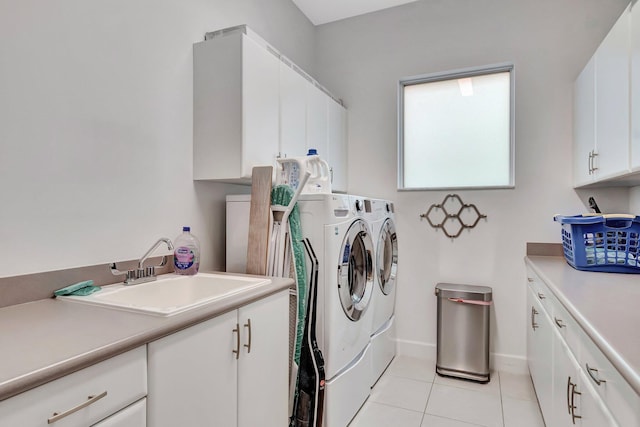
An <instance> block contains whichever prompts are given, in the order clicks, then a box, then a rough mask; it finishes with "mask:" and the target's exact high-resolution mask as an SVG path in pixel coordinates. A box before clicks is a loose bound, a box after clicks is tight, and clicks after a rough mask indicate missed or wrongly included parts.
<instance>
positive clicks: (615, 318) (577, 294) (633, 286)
mask: <svg viewBox="0 0 640 427" xmlns="http://www.w3.org/2000/svg"><path fill="white" fill-rule="evenodd" d="M525 261H526V262H527V264H528V265H530V266H531V268H532V269H533V270H534V271H535V272H536V273H537V274H538V275H539V276H540V278H541V279H542V280H544V282H545V283H546V284H547V286H548V287H549V288H550V290H551V292H553V293H554V294H555V296H556V297H557V298H558V300H559V301H560V302H561V303H562V304H563V305H564V306H565V308H566V309H567V311H569V313H570V314H571V315H572V316H573V317H574V318H575V320H576V321H577V322H578V324H579V325H580V326H581V327H582V328H583V329H584V330H585V332H586V333H587V335H589V337H590V338H591V339H592V340H593V341H594V343H595V344H596V346H598V348H599V349H600V350H601V351H602V353H604V355H605V356H606V357H607V358H608V359H609V361H610V362H611V363H612V364H613V366H615V367H616V369H618V371H620V373H621V374H622V376H623V377H624V378H625V379H626V380H627V382H628V383H629V385H631V387H632V388H633V389H634V390H635V391H636V393H638V395H640V332H639V328H640V275H636V274H619V273H597V272H588V271H579V270H576V269H574V268H572V267H571V266H570V265H568V264H567V262H566V261H565V259H564V258H563V257H554V256H528V257H526V258H525Z"/></svg>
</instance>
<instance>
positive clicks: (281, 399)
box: [200, 291, 289, 427]
mask: <svg viewBox="0 0 640 427" xmlns="http://www.w3.org/2000/svg"><path fill="white" fill-rule="evenodd" d="M238 313H239V315H238V319H239V324H240V329H241V336H242V343H241V352H240V359H239V367H238V426H239V427H255V426H286V425H287V422H288V403H289V402H288V399H289V398H288V393H289V389H288V387H289V386H288V384H289V376H288V364H289V293H288V291H283V292H279V293H277V294H275V295H273V296H270V297H268V298H265V299H262V300H259V301H257V302H255V303H253V304H250V305H247V306H245V307H241V308H240V309H239V310H238ZM200 425H203V424H200ZM215 425H220V426H232V425H235V424H227V423H217V424H215Z"/></svg>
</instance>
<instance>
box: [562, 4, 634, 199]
mask: <svg viewBox="0 0 640 427" xmlns="http://www.w3.org/2000/svg"><path fill="white" fill-rule="evenodd" d="M637 13H640V12H637ZM631 15H632V13H631V8H630V7H627V8H626V9H625V10H624V12H623V13H622V15H621V16H620V18H618V20H617V21H616V23H615V24H614V26H613V28H611V31H610V32H609V34H607V36H606V37H605V39H604V40H603V41H602V43H601V44H600V46H599V47H598V49H597V50H596V53H595V54H594V56H593V57H592V58H591V60H590V61H589V62H588V63H587V65H586V66H585V68H584V70H583V71H582V72H581V73H580V75H579V76H578V78H577V80H576V82H575V85H574V148H573V150H574V165H573V168H574V186H576V187H580V186H583V185H588V184H591V183H595V182H602V181H606V180H611V179H614V178H620V177H625V176H627V175H629V174H630V172H631V163H630V150H631V148H630V147H631V138H630V133H629V128H630V120H631V110H630V107H629V104H630V96H631V95H630V89H631V87H632V86H633V84H632V79H631V77H632V74H631V73H630V72H629V70H630V64H631V44H630V36H631V20H632V17H631ZM635 19H638V18H637V17H636V18H635ZM639 82H640V81H639ZM639 156H640V155H639Z"/></svg>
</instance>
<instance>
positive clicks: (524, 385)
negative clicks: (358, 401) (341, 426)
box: [349, 356, 544, 427]
mask: <svg viewBox="0 0 640 427" xmlns="http://www.w3.org/2000/svg"><path fill="white" fill-rule="evenodd" d="M388 426H395V427H473V426H476V427H477V426H485V427H544V422H543V421H542V415H541V414H540V409H539V408H538V401H537V400H536V396H535V392H534V390H533V385H532V384H531V378H530V377H529V375H518V374H512V373H507V372H497V371H496V372H492V373H491V381H490V382H489V383H488V384H479V383H474V382H470V381H464V380H459V379H455V378H445V377H441V376H439V375H436V373H435V363H434V362H430V361H425V360H422V359H416V358H412V357H407V356H397V357H396V358H395V359H394V360H393V362H391V365H390V366H389V368H387V371H386V372H385V373H384V374H383V375H382V377H381V378H380V380H379V381H378V382H377V384H376V385H375V387H374V388H373V390H371V395H370V396H369V399H368V400H367V402H366V403H365V404H364V406H363V407H362V408H361V409H360V411H359V412H358V414H357V415H356V417H355V418H354V419H353V421H352V422H351V424H349V427H388Z"/></svg>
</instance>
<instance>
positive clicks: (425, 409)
mask: <svg viewBox="0 0 640 427" xmlns="http://www.w3.org/2000/svg"><path fill="white" fill-rule="evenodd" d="M435 382H436V379H435V377H434V378H433V381H431V387H430V388H429V394H428V395H427V401H426V402H425V404H424V411H422V418H421V419H420V426H418V427H422V424H423V423H424V417H425V416H426V415H427V406H429V399H431V393H432V392H433V384H435Z"/></svg>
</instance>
